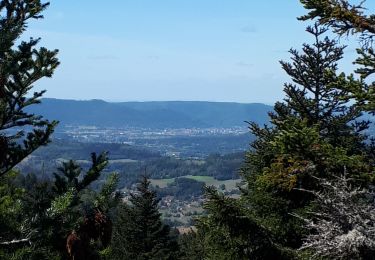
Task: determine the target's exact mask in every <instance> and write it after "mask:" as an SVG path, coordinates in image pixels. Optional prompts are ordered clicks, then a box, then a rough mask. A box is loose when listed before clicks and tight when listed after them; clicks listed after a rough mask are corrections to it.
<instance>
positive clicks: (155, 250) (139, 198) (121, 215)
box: [111, 176, 178, 259]
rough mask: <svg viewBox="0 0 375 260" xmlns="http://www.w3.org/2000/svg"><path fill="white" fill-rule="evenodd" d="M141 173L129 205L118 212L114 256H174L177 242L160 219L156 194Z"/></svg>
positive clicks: (127, 257) (136, 257)
mask: <svg viewBox="0 0 375 260" xmlns="http://www.w3.org/2000/svg"><path fill="white" fill-rule="evenodd" d="M149 186H150V182H149V180H148V179H147V178H146V177H145V176H143V177H142V179H141V182H140V183H139V184H138V186H137V192H136V193H134V194H131V197H130V199H129V201H130V204H129V205H127V204H122V205H121V206H120V208H119V211H118V212H117V221H116V223H115V229H114V237H113V242H112V249H111V252H112V258H113V259H177V255H178V245H177V241H176V239H174V238H173V237H171V235H170V228H169V226H167V225H164V224H163V223H162V221H161V214H160V213H159V210H158V202H159V200H158V199H157V196H156V193H155V192H154V191H152V190H151V189H150V187H149Z"/></svg>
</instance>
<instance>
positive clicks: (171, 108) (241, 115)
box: [31, 98, 272, 128]
mask: <svg viewBox="0 0 375 260" xmlns="http://www.w3.org/2000/svg"><path fill="white" fill-rule="evenodd" d="M271 110H272V107H271V106H267V105H264V104H259V103H253V104H241V103H227V102H225V103H224V102H197V101H158V102H121V103H111V102H105V101H102V100H89V101H75V100H61V99H49V98H46V99H43V100H42V103H41V104H40V105H37V106H32V108H31V112H33V113H35V114H41V115H43V116H44V117H46V118H47V119H50V120H52V119H55V120H59V121H60V124H61V125H64V124H73V125H74V124H75V125H94V126H110V127H121V126H131V127H151V128H180V127H181V128H182V127H186V128H193V127H233V126H244V125H245V123H244V121H255V122H257V123H260V124H264V123H266V122H267V119H268V118H267V112H268V111H271Z"/></svg>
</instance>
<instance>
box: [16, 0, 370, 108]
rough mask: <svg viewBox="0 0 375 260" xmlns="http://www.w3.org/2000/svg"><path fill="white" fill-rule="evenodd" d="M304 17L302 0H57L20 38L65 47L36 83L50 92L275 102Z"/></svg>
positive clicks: (303, 34) (302, 35)
mask: <svg viewBox="0 0 375 260" xmlns="http://www.w3.org/2000/svg"><path fill="white" fill-rule="evenodd" d="M373 7H374V6H373ZM373 10H374V9H373ZM305 13H306V11H305V10H304V9H303V8H302V5H301V4H300V3H299V1H298V0H264V1H259V0H158V1H155V0H108V1H99V0H80V1H77V0H52V1H51V5H50V7H49V8H48V9H47V10H46V11H45V13H44V19H43V20H37V21H32V22H31V23H30V24H29V26H28V30H27V31H26V32H25V34H24V35H23V37H25V38H29V37H41V39H42V40H41V42H40V46H45V47H47V48H50V49H59V55H58V57H59V59H60V61H61V65H60V66H59V67H58V69H57V70H56V72H55V74H54V76H53V77H52V78H51V79H42V80H40V81H39V82H37V83H36V84H35V90H41V89H46V90H47V93H46V94H45V97H52V98H63V99H78V100H88V99H103V100H107V101H165V100H199V101H226V102H241V103H253V102H260V103H266V104H273V103H274V102H275V101H277V100H281V99H282V98H283V92H282V89H283V84H284V83H285V82H288V81H290V80H289V78H288V77H287V75H286V74H285V72H283V70H282V69H281V66H280V64H279V61H280V60H285V61H288V60H289V57H290V55H289V53H288V50H289V49H290V48H292V47H293V48H296V49H300V48H301V45H302V43H304V42H307V43H308V42H311V41H312V38H311V36H309V35H308V34H307V33H306V32H305V27H306V26H307V25H309V24H311V22H301V21H298V20H297V19H296V17H298V16H301V15H303V14H305ZM340 41H341V40H340ZM342 41H343V44H348V43H347V42H346V41H345V39H344V40H342ZM350 44H352V43H350ZM354 48H355V46H350V48H347V49H348V55H347V57H348V58H347V61H345V62H346V63H345V62H343V65H342V66H343V68H344V69H350V68H349V66H350V64H351V63H350V62H351V61H352V59H350V56H353V54H351V53H354V51H353V50H354Z"/></svg>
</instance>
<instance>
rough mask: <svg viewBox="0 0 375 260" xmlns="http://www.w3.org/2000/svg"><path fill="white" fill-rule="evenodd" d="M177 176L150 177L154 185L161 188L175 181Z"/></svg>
mask: <svg viewBox="0 0 375 260" xmlns="http://www.w3.org/2000/svg"><path fill="white" fill-rule="evenodd" d="M174 179H175V178H171V179H150V181H151V185H152V186H155V187H156V186H159V188H165V187H167V186H168V184H170V183H172V182H174Z"/></svg>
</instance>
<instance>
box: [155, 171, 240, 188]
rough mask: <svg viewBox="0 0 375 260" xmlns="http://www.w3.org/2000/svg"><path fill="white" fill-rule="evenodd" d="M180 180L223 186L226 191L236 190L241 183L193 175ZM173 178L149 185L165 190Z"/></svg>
mask: <svg viewBox="0 0 375 260" xmlns="http://www.w3.org/2000/svg"><path fill="white" fill-rule="evenodd" d="M180 178H189V179H193V180H196V181H201V182H204V183H205V184H206V185H207V186H215V187H219V186H220V185H222V184H224V185H225V189H226V190H227V191H231V190H233V189H236V185H237V183H239V182H240V181H241V179H236V180H225V181H219V180H216V179H215V178H214V177H211V176H200V175H197V176H193V175H186V176H181V177H180ZM174 180H175V178H170V179H151V180H150V181H151V184H152V185H153V186H159V187H160V188H165V187H167V186H168V184H170V183H172V182H174Z"/></svg>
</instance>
